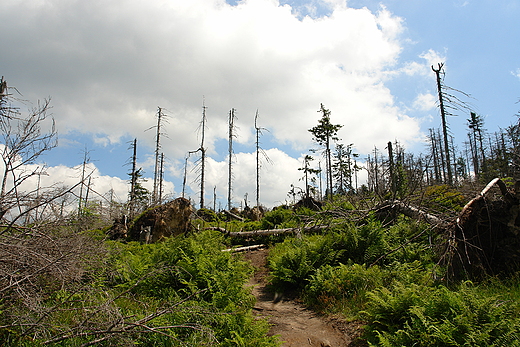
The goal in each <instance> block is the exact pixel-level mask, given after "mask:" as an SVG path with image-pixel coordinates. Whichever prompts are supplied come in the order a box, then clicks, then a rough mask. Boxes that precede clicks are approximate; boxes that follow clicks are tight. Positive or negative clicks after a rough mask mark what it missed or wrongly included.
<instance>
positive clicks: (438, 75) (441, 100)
mask: <svg viewBox="0 0 520 347" xmlns="http://www.w3.org/2000/svg"><path fill="white" fill-rule="evenodd" d="M443 66H444V63H439V64H438V68H437V69H435V68H434V67H433V65H432V70H433V72H435V76H436V79H437V92H438V94H439V108H440V111H441V121H442V135H443V141H444V156H445V157H446V169H447V180H446V181H447V183H448V184H449V185H450V186H451V185H453V175H452V172H451V159H450V148H449V142H448V124H447V122H446V110H445V108H444V95H443V91H442V83H441V71H442V68H443Z"/></svg>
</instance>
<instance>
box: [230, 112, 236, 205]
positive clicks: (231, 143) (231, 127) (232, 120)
mask: <svg viewBox="0 0 520 347" xmlns="http://www.w3.org/2000/svg"><path fill="white" fill-rule="evenodd" d="M235 118H236V116H235V109H234V108H232V109H231V111H229V149H228V154H229V167H228V210H231V205H232V204H231V196H232V191H233V189H232V182H233V172H232V166H233V137H234V136H235V135H234V134H233V132H234V130H235V125H234V122H235Z"/></svg>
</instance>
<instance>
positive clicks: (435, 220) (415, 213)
mask: <svg viewBox="0 0 520 347" xmlns="http://www.w3.org/2000/svg"><path fill="white" fill-rule="evenodd" d="M387 210H391V211H395V212H397V213H402V214H404V215H405V216H407V217H410V218H413V219H418V220H420V219H422V220H424V221H425V222H426V223H428V224H433V225H438V226H446V225H447V224H448V223H447V222H446V221H444V220H442V219H441V218H439V217H437V216H434V215H433V214H430V213H427V212H424V211H422V210H420V209H418V208H417V207H414V206H411V205H408V204H406V203H404V202H402V201H399V200H392V201H385V202H383V203H382V204H380V205H379V206H378V207H377V208H376V211H377V212H384V211H387Z"/></svg>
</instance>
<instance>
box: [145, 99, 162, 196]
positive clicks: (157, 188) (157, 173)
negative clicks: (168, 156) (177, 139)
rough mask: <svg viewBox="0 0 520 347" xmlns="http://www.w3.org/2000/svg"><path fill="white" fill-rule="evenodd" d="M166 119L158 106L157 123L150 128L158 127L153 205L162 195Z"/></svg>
mask: <svg viewBox="0 0 520 347" xmlns="http://www.w3.org/2000/svg"><path fill="white" fill-rule="evenodd" d="M165 119H166V115H165V114H164V113H163V109H162V108H161V107H158V108H157V125H156V126H153V127H151V128H149V129H152V128H156V133H155V169H154V173H153V193H152V205H157V204H159V203H160V202H161V201H160V199H161V197H160V189H161V185H162V182H161V180H162V172H161V171H162V169H161V154H162V153H161V135H164V134H163V133H162V132H161V126H162V122H164V121H165ZM149 129H148V130H149Z"/></svg>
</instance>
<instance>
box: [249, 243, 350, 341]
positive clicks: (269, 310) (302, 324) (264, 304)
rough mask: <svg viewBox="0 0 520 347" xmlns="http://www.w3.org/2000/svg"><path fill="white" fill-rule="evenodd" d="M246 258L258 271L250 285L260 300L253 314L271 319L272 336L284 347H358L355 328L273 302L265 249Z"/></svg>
mask: <svg viewBox="0 0 520 347" xmlns="http://www.w3.org/2000/svg"><path fill="white" fill-rule="evenodd" d="M245 258H246V259H247V260H249V261H250V262H251V264H252V265H253V266H255V268H256V269H257V271H256V272H255V275H254V276H253V277H252V278H251V281H250V285H252V286H253V287H254V288H253V295H254V296H255V297H256V299H257V302H256V305H255V307H254V311H255V313H256V315H257V316H259V317H266V318H267V319H268V321H269V323H270V324H272V327H271V330H270V334H272V335H280V339H281V341H285V343H284V344H283V346H284V347H302V346H310V347H312V346H318V347H340V346H341V347H345V346H352V347H353V346H355V344H354V343H353V339H354V337H353V336H357V335H359V326H357V325H356V324H353V325H349V324H347V323H345V322H342V321H340V320H333V319H331V318H326V317H323V316H320V315H318V314H316V313H315V312H313V311H311V310H309V309H307V308H305V307H304V306H303V305H301V304H300V303H298V302H296V301H294V300H292V299H287V298H283V299H282V300H281V301H279V302H277V303H274V302H273V299H274V296H273V294H272V293H270V292H268V291H267V290H266V280H265V278H266V276H267V273H268V269H267V267H266V263H267V260H266V258H267V250H266V249H261V250H254V251H249V252H247V253H246V254H245ZM356 345H357V346H360V345H359V344H356Z"/></svg>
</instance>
